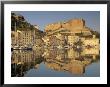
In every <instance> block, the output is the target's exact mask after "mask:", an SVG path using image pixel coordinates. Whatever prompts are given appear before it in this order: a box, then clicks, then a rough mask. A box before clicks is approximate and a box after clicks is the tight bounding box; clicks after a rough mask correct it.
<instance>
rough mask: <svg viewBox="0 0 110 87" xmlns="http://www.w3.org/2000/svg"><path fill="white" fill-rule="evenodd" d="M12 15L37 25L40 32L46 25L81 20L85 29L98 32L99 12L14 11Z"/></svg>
mask: <svg viewBox="0 0 110 87" xmlns="http://www.w3.org/2000/svg"><path fill="white" fill-rule="evenodd" d="M14 13H16V14H20V15H22V16H24V18H25V19H26V20H27V21H28V22H29V23H31V24H32V25H38V26H39V29H40V30H42V31H44V28H45V26H46V25H47V24H51V23H56V22H59V21H61V22H62V21H68V20H70V19H75V18H83V19H84V20H85V23H86V26H87V27H89V28H91V29H92V30H95V31H98V32H100V12H99V11H16V12H14Z"/></svg>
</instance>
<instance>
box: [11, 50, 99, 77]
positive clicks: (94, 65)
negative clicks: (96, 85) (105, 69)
mask: <svg viewBox="0 0 110 87" xmlns="http://www.w3.org/2000/svg"><path fill="white" fill-rule="evenodd" d="M90 50H91V51H90ZM11 76H12V77H99V76H100V56H99V50H98V49H94V48H92V49H89V50H88V49H84V50H82V51H76V50H74V49H40V48H38V49H36V50H14V51H12V57H11Z"/></svg>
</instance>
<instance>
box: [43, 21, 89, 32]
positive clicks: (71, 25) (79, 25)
mask: <svg viewBox="0 0 110 87" xmlns="http://www.w3.org/2000/svg"><path fill="white" fill-rule="evenodd" d="M62 28H64V29H66V30H69V31H71V32H81V31H82V32H83V31H85V32H89V28H87V27H86V26H85V20H83V19H71V20H69V21H67V22H58V23H53V24H49V25H47V26H46V27H45V32H51V31H54V30H58V29H62Z"/></svg>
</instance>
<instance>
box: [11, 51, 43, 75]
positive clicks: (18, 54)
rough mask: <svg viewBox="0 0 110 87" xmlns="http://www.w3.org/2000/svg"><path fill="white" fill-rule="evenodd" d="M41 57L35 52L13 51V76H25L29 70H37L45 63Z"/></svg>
mask: <svg viewBox="0 0 110 87" xmlns="http://www.w3.org/2000/svg"><path fill="white" fill-rule="evenodd" d="M40 55H41V54H38V55H37V54H36V52H35V51H23V50H17V51H13V52H12V57H11V68H12V76H24V74H25V73H26V71H28V70H29V69H31V68H33V67H35V68H37V67H38V65H39V64H40V63H41V62H42V61H43V58H42V57H41V56H40Z"/></svg>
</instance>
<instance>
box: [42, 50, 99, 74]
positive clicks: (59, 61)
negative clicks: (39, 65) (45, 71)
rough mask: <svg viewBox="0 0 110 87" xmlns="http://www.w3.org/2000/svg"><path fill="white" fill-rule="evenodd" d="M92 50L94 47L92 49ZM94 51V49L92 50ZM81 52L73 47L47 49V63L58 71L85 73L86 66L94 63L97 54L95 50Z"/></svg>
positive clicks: (45, 57)
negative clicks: (94, 52)
mask: <svg viewBox="0 0 110 87" xmlns="http://www.w3.org/2000/svg"><path fill="white" fill-rule="evenodd" d="M91 50H92V49H91ZM97 50H98V51H99V49H97ZM92 51H93V50H92ZM92 51H91V52H89V53H88V54H87V53H86V52H83V51H82V53H79V52H77V51H74V50H73V49H68V50H59V49H57V50H47V51H45V55H44V59H45V65H46V66H47V67H48V68H51V69H53V70H56V71H68V72H71V73H73V74H83V73H84V72H85V67H86V66H87V65H88V64H90V63H92V62H93V60H97V58H99V57H97V55H99V53H97V54H93V52H92Z"/></svg>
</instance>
